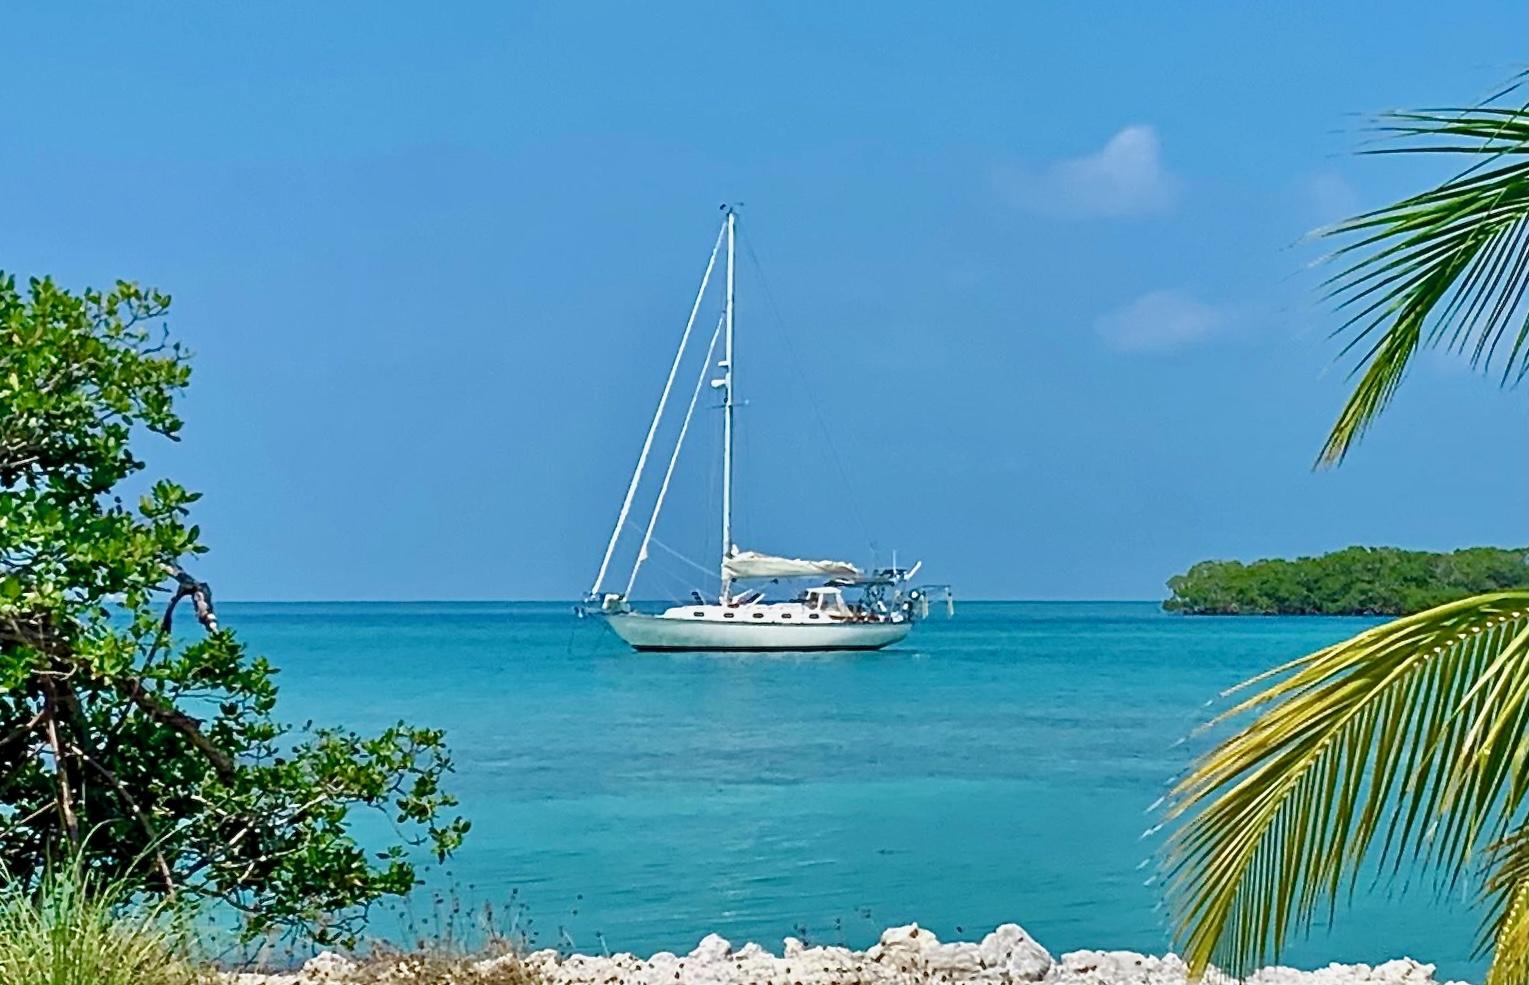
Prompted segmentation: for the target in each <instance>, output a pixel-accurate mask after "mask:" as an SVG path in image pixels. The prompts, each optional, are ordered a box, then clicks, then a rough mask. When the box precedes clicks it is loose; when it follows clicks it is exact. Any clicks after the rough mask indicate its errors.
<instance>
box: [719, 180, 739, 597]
mask: <svg viewBox="0 0 1529 985" xmlns="http://www.w3.org/2000/svg"><path fill="white" fill-rule="evenodd" d="M725 208H726V209H727V299H726V302H725V307H724V309H723V319H724V322H725V332H726V334H725V339H726V341H725V342H724V343H723V346H722V362H721V364H720V365H721V367H722V594H721V602H722V604H723V605H726V604H727V600H728V598H729V596H731V595H732V588H733V580H732V578H730V577H728V574H727V558H728V555H729V554H731V553H732V551H733V268H734V264H733V257H734V246H735V243H736V240H737V226H738V215H737V213H736V212H734V211H733V207H732V206H731V205H729V206H726V207H725Z"/></svg>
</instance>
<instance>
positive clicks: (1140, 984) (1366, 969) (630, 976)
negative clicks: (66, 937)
mask: <svg viewBox="0 0 1529 985" xmlns="http://www.w3.org/2000/svg"><path fill="white" fill-rule="evenodd" d="M513 960H515V959H514V958H496V959H487V960H484V961H479V962H476V963H474V964H473V965H472V967H473V968H474V969H476V970H478V971H480V972H488V971H492V970H494V969H496V968H497V967H499V965H500V964H501V963H503V962H508V961H513ZM520 960H521V961H523V962H524V963H525V965H526V966H527V967H528V968H529V969H530V970H532V971H533V972H534V973H536V974H539V975H540V976H541V977H542V978H543V979H544V980H545V982H546V985H912V983H918V982H929V983H931V985H1018V983H1021V982H1036V983H1041V985H1189V982H1188V973H1187V971H1188V970H1187V969H1186V967H1185V965H1184V962H1183V961H1182V960H1181V959H1180V958H1178V957H1177V956H1176V955H1173V954H1168V955H1163V956H1161V957H1158V956H1153V955H1145V954H1136V953H1135V952H1132V951H1073V952H1071V953H1068V954H1064V955H1062V957H1061V958H1060V959H1058V960H1055V961H1054V960H1053V959H1052V957H1051V955H1050V954H1049V953H1048V952H1047V951H1046V949H1045V948H1044V947H1042V946H1041V945H1040V944H1039V943H1037V942H1036V941H1035V939H1034V938H1032V937H1031V936H1030V935H1029V934H1027V933H1025V931H1024V929H1023V928H1021V927H1020V926H1018V925H1017V924H1012V923H1010V924H1004V925H1003V926H1001V927H999V928H997V929H996V930H994V931H993V932H992V933H991V934H988V935H987V936H986V937H984V938H983V939H982V941H981V942H980V943H970V942H966V941H956V942H952V943H948V944H942V943H940V941H939V939H938V938H937V937H936V936H935V935H934V934H933V933H931V932H930V931H928V930H926V929H924V928H922V927H920V926H918V924H908V925H907V926H905V927H889V928H888V929H887V930H885V931H884V932H883V933H882V934H881V939H880V940H879V941H878V942H877V943H876V944H875V945H874V946H873V947H871V948H869V949H868V950H866V951H853V950H850V949H849V948H845V947H833V946H829V947H807V946H806V945H804V944H803V943H802V942H801V941H800V940H797V939H796V938H794V937H788V938H786V939H785V943H784V953H783V955H782V956H781V957H776V956H775V955H773V954H771V953H770V952H769V951H766V950H765V949H764V948H762V947H760V946H759V945H758V944H755V943H752V942H751V943H747V944H744V945H743V946H742V947H740V948H738V949H737V950H736V951H735V950H733V949H732V946H731V944H729V942H728V941H727V940H725V939H724V938H722V937H719V936H718V935H716V934H708V935H707V936H706V937H705V938H703V939H702V940H701V942H700V943H699V944H697V945H696V947H695V950H693V951H691V952H690V954H689V955H688V956H686V957H684V958H681V957H678V956H676V955H674V954H672V953H670V952H668V951H660V952H658V953H657V954H654V955H653V956H651V957H649V958H639V957H636V956H634V955H631V954H615V955H610V956H598V955H587V954H575V955H570V956H568V957H566V958H564V957H559V956H558V954H557V953H556V952H555V951H552V950H542V951H536V952H533V953H532V954H528V955H526V956H524V957H523V958H521V959H520ZM356 970H357V969H356V965H355V964H354V963H353V962H352V961H351V960H350V959H348V958H345V957H344V956H342V955H339V954H332V953H328V952H326V953H324V954H320V955H318V956H316V957H314V958H313V959H311V960H310V961H309V962H308V963H307V964H306V965H304V966H303V969H302V971H301V972H299V973H298V974H296V975H293V974H290V973H289V974H280V975H253V974H248V973H244V974H227V975H223V976H222V981H223V983H225V985H340V983H347V982H351V981H353V980H354V979H353V978H352V974H353V973H354V972H355V971H356ZM1434 972H1435V968H1434V966H1433V965H1429V964H1421V963H1419V962H1417V961H1413V960H1411V959H1410V958H1400V959H1397V960H1394V961H1386V962H1384V963H1382V964H1378V965H1374V966H1373V967H1372V966H1370V965H1363V964H1355V965H1341V964H1333V965H1329V966H1327V967H1326V968H1320V969H1317V970H1315V971H1298V970H1296V969H1294V968H1279V967H1273V968H1264V969H1262V970H1260V971H1258V972H1256V973H1254V974H1253V975H1251V976H1249V978H1248V979H1247V981H1246V982H1245V983H1237V982H1235V981H1233V980H1232V979H1231V978H1229V977H1228V976H1226V975H1224V974H1222V973H1221V972H1219V971H1217V970H1216V969H1214V968H1212V969H1210V970H1209V971H1208V972H1207V973H1206V976H1205V981H1204V985H1464V983H1460V982H1449V983H1440V982H1438V981H1437V980H1436V979H1435V978H1434ZM385 981H386V982H387V985H405V982H406V981H407V972H404V973H403V974H402V975H400V976H398V977H397V979H396V980H385Z"/></svg>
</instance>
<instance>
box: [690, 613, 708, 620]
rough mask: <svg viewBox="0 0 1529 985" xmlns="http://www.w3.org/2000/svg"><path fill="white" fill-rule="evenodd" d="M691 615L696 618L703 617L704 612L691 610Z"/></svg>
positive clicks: (704, 615)
mask: <svg viewBox="0 0 1529 985" xmlns="http://www.w3.org/2000/svg"><path fill="white" fill-rule="evenodd" d="M691 615H692V616H695V617H696V618H697V619H705V618H706V613H704V612H692V613H691Z"/></svg>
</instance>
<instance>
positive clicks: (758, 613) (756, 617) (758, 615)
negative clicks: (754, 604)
mask: <svg viewBox="0 0 1529 985" xmlns="http://www.w3.org/2000/svg"><path fill="white" fill-rule="evenodd" d="M754 618H755V619H763V618H764V613H763V612H756V613H754Z"/></svg>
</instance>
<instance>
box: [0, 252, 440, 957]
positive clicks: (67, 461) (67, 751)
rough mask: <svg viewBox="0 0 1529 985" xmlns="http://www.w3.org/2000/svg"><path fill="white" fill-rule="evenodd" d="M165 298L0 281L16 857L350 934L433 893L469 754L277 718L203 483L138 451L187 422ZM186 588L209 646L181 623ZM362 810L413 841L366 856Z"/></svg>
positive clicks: (4, 607) (17, 874) (1, 712)
mask: <svg viewBox="0 0 1529 985" xmlns="http://www.w3.org/2000/svg"><path fill="white" fill-rule="evenodd" d="M169 301H170V299H169V298H168V297H167V296H165V295H163V294H159V293H157V292H153V291H144V290H141V289H139V288H138V287H136V286H134V285H132V284H127V283H119V284H118V285H117V286H116V287H115V288H114V289H113V290H111V291H109V292H104V293H103V292H95V291H87V292H85V293H84V294H83V295H79V296H76V295H73V294H70V293H69V292H67V291H65V290H62V289H61V288H59V287H58V286H56V285H55V284H53V283H52V282H51V281H48V280H34V281H32V282H31V283H30V284H29V285H28V288H27V290H26V291H25V292H22V291H19V290H18V289H17V287H16V284H15V280H14V278H10V277H4V276H3V275H0V684H3V686H4V691H3V692H0V864H3V865H4V866H5V868H6V870H7V871H8V872H9V873H10V874H11V875H12V876H13V877H14V878H15V879H16V880H17V881H18V882H19V883H20V884H21V885H22V886H28V887H30V886H34V885H36V884H37V882H38V881H39V880H41V879H42V878H43V873H44V864H43V861H44V859H47V858H50V857H62V856H63V855H65V854H68V853H69V852H72V851H82V852H84V853H86V855H87V858H88V866H89V868H90V869H91V871H92V872H99V873H104V874H105V876H106V877H107V878H110V879H112V880H120V881H122V882H123V883H124V884H126V885H128V886H130V887H131V888H132V889H133V890H134V891H139V892H148V893H156V894H164V895H174V896H177V897H179V898H188V897H189V898H193V899H194V898H204V897H210V898H213V899H217V900H220V901H223V902H224V903H226V904H227V905H228V906H230V907H232V908H233V909H235V910H236V911H238V912H239V913H241V914H242V915H243V917H244V920H245V927H246V929H247V930H248V931H249V932H250V933H252V934H254V933H260V932H263V931H265V930H268V929H270V928H272V927H294V928H298V929H301V930H306V931H308V932H311V933H313V934H315V935H316V936H318V937H320V938H321V939H330V940H347V939H352V938H353V937H354V934H355V932H356V930H357V929H358V927H359V920H360V918H361V916H362V915H363V913H364V908H365V907H366V906H367V905H369V904H370V903H372V902H374V901H375V900H377V899H378V898H380V897H382V896H385V895H397V894H402V893H405V892H407V891H408V890H409V889H410V888H411V887H413V886H414V885H415V883H416V882H417V879H416V875H415V869H414V866H413V865H412V864H411V862H410V860H409V854H410V853H409V849H410V847H412V846H420V847H422V848H424V849H428V850H429V851H430V852H431V853H433V854H434V855H435V856H437V857H440V858H444V857H445V856H446V855H447V854H449V853H450V852H451V851H453V850H454V849H455V848H456V847H457V845H458V844H459V843H460V841H461V839H462V836H463V834H464V833H465V831H466V829H467V824H466V822H465V821H463V820H461V819H460V818H456V817H452V816H449V811H450V808H451V807H453V806H454V805H455V803H456V802H455V800H454V799H453V798H452V797H451V796H450V795H449V794H447V793H446V792H444V791H443V790H442V787H441V781H442V779H443V777H444V775H445V774H446V773H447V772H449V771H450V769H451V762H450V759H449V756H448V755H447V753H446V750H445V747H444V745H443V742H442V734H441V733H440V732H439V731H436V730H432V729H426V728H419V727H415V726H410V725H406V724H403V723H400V724H399V725H397V726H395V727H394V728H391V729H389V730H387V731H386V732H384V733H383V734H382V735H379V736H376V737H370V738H368V737H363V736H359V735H356V734H353V733H351V732H347V731H344V730H342V729H334V728H312V727H305V728H302V729H292V728H290V727H288V726H286V725H284V724H282V723H280V722H279V721H278V720H277V719H276V718H275V717H273V713H274V711H275V706H276V686H275V682H274V674H275V671H274V669H273V668H272V667H271V665H270V664H269V663H267V662H266V661H265V660H264V659H262V658H259V657H253V656H251V655H249V654H248V653H247V652H246V651H245V649H244V647H243V645H242V644H241V643H240V642H239V640H238V639H237V638H236V637H235V635H234V634H233V633H232V632H231V631H230V630H228V629H226V628H222V627H220V626H219V625H218V623H217V618H216V615H215V613H214V611H213V607H212V593H211V590H210V589H209V588H208V587H207V586H206V585H205V584H204V583H201V582H198V581H196V580H195V579H194V578H192V577H191V576H189V575H188V574H186V572H185V570H184V568H183V567H182V565H183V563H185V562H186V561H187V560H189V559H191V558H194V557H195V556H197V555H198V554H200V553H202V551H203V550H204V548H203V547H202V544H201V539H200V533H199V531H198V529H197V527H196V526H194V525H193V524H192V523H191V521H190V508H191V506H192V505H193V504H194V503H195V502H196V500H197V498H198V496H197V494H196V493H192V492H189V491H187V490H186V489H184V488H182V487H181V486H179V485H176V484H175V483H173V482H170V481H168V480H159V481H155V482H152V483H148V484H146V485H144V484H143V483H142V482H141V480H139V479H137V478H136V473H138V472H140V471H141V470H142V469H143V468H144V465H143V463H142V462H141V461H140V460H139V459H138V458H137V457H135V455H134V453H133V451H132V443H133V441H134V440H136V439H139V438H146V437H151V436H156V435H157V436H162V437H165V438H172V439H173V438H175V437H176V436H177V434H178V432H179V430H180V427H181V421H180V419H179V418H178V417H177V416H176V414H175V410H174V398H175V397H176V395H178V394H179V393H180V391H181V390H183V389H184V388H185V386H186V385H187V382H188V381H189V378H190V368H189V365H188V361H187V354H186V353H185V351H184V350H182V348H181V347H180V346H179V345H178V344H176V343H173V342H171V341H169V339H168V336H167V332H166V330H165V329H164V328H163V327H162V325H163V319H164V316H165V314H166V311H167V309H168V307H169ZM151 325H159V326H160V327H159V329H158V330H157V331H150V326H151ZM129 480H132V481H133V485H134V486H135V487H136V486H139V485H144V491H143V492H142V493H141V495H140V496H138V498H137V501H136V503H132V504H131V505H130V504H129V502H128V501H127V500H128V498H129V492H128V484H129ZM182 600H187V601H188V602H189V603H190V604H191V605H193V606H195V614H196V617H197V619H198V621H199V622H201V624H202V627H203V628H204V630H205V632H204V633H202V634H201V635H199V636H197V637H196V638H190V639H188V638H186V636H185V635H184V634H182V635H175V634H172V631H171V630H172V624H171V620H172V616H173V614H174V612H175V609H176V606H177V604H178V603H180V602H181V601H182ZM161 605H162V606H164V609H163V613H162V614H161V613H160V612H159V611H157V610H158V609H159V607H160V606H161ZM357 809H374V810H376V811H378V812H380V813H382V814H383V815H385V816H386V817H387V818H388V819H389V820H390V821H392V822H393V824H394V827H395V829H396V830H397V831H398V832H399V841H398V843H396V844H394V845H392V846H391V847H388V848H386V849H384V850H383V851H382V852H381V853H380V855H378V856H375V857H373V856H369V855H368V853H367V852H366V851H364V850H363V849H362V847H361V846H360V845H359V844H358V843H357V842H356V841H355V839H354V838H353V837H352V835H351V833H350V827H351V821H352V820H353V814H354V812H355V811H356V810H357ZM84 832H96V833H95V834H93V835H92V836H91V837H90V838H88V839H87V838H85V837H83V833H84Z"/></svg>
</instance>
